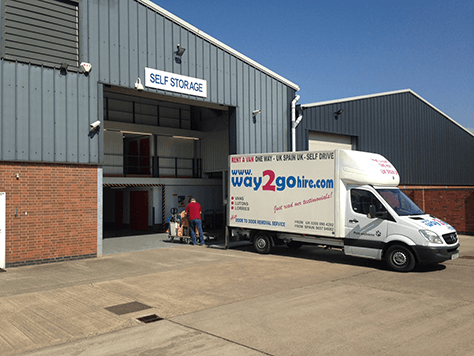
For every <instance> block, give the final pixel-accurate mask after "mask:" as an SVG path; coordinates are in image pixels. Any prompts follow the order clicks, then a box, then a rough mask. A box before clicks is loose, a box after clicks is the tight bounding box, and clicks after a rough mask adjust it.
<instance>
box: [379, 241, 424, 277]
mask: <svg viewBox="0 0 474 356" xmlns="http://www.w3.org/2000/svg"><path fill="white" fill-rule="evenodd" d="M385 262H387V265H388V267H389V268H390V269H391V270H393V271H396V272H410V271H411V270H412V269H413V268H415V262H416V261H415V256H414V255H413V252H411V251H410V249H409V248H408V247H405V246H402V245H392V246H390V247H389V248H388V249H387V251H385Z"/></svg>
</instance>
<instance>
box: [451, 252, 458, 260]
mask: <svg viewBox="0 0 474 356" xmlns="http://www.w3.org/2000/svg"><path fill="white" fill-rule="evenodd" d="M456 258H459V252H458V253H455V254H454V255H451V259H452V260H455V259H456Z"/></svg>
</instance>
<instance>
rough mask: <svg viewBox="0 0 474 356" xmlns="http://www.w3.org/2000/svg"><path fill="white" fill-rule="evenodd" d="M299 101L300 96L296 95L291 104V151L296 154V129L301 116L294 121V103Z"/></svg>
mask: <svg viewBox="0 0 474 356" xmlns="http://www.w3.org/2000/svg"><path fill="white" fill-rule="evenodd" d="M298 100H300V96H299V95H297V96H295V98H294V99H293V101H292V102H291V148H292V149H291V151H292V152H296V127H297V126H298V124H299V123H300V121H301V119H302V118H303V116H302V115H300V116H298V119H296V102H297V101H298Z"/></svg>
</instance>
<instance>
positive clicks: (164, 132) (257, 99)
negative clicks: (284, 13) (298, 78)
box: [0, 0, 299, 267]
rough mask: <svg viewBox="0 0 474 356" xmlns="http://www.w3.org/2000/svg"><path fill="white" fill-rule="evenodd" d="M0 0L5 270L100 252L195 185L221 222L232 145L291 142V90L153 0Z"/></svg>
mask: <svg viewBox="0 0 474 356" xmlns="http://www.w3.org/2000/svg"><path fill="white" fill-rule="evenodd" d="M0 4H1V9H2V17H1V27H2V37H1V60H0V80H1V82H0V100H1V126H0V139H1V145H0V177H1V185H0V192H1V193H2V194H1V196H0V203H1V204H3V206H2V208H1V209H3V210H4V213H5V214H4V216H5V222H4V224H3V225H4V226H5V227H4V228H3V229H2V230H1V231H0V267H13V266H19V265H25V264H33V263H45V262H52V261H62V260H67V259H77V258H89V257H95V256H98V255H99V256H100V255H101V254H102V247H103V237H104V236H103V229H104V228H105V229H108V228H111V229H122V228H131V229H135V230H150V229H151V230H153V229H159V228H160V227H161V226H163V225H164V224H166V222H167V218H168V216H169V214H170V210H171V209H172V208H177V209H184V205H185V204H186V203H187V199H188V198H189V197H190V196H194V197H196V198H197V200H198V201H200V202H201V204H202V208H203V210H204V212H205V213H206V215H207V217H209V219H210V220H209V221H211V222H212V223H216V221H217V220H219V219H220V221H222V219H223V209H224V208H223V201H224V198H225V196H224V194H225V193H224V192H225V191H226V186H225V184H224V183H223V182H225V176H226V170H227V156H228V155H229V154H230V153H250V152H268V151H285V150H287V149H288V145H289V142H288V141H289V139H290V133H289V128H288V122H289V120H290V117H291V108H292V105H291V102H292V101H293V100H294V98H295V95H296V94H295V93H296V91H298V90H299V87H298V86H297V85H296V84H294V83H292V82H290V81H289V80H287V79H285V78H283V77H281V76H279V75H278V74H276V73H274V72H272V71H271V70H269V69H267V68H265V67H263V66H262V65H260V64H258V63H256V62H254V61H253V60H251V59H250V58H248V57H246V56H244V55H243V54H241V53H239V52H237V51H235V50H233V49H232V48H230V47H228V46H226V45H225V44H223V43H221V42H219V41H217V40H216V39H214V38H213V37H211V36H209V35H207V34H205V33H203V32H202V31H200V30H198V29H197V28H195V27H193V26H191V25H190V24H188V23H186V22H184V21H182V20H181V19H179V18H178V17H176V16H174V15H172V14H170V13H169V12H167V11H165V10H164V9H162V8H160V7H159V6H157V5H155V4H154V3H152V2H151V1H148V0H110V1H109V0H101V1H96V0H82V1H74V0H42V1H40V0H28V1H26V0H24V1H23V0H0ZM2 202H3V203H2ZM0 215H2V214H0ZM0 222H1V221H0Z"/></svg>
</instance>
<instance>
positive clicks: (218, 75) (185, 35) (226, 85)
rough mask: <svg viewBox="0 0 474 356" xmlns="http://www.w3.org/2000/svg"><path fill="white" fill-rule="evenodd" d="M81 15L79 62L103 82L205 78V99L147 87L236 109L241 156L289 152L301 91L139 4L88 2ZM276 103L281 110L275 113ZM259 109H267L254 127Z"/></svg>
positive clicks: (131, 83)
mask: <svg viewBox="0 0 474 356" xmlns="http://www.w3.org/2000/svg"><path fill="white" fill-rule="evenodd" d="M80 11H81V18H87V22H86V21H82V20H81V34H80V38H81V58H83V60H85V61H87V62H90V63H93V65H94V66H95V67H94V70H93V72H94V73H95V75H97V73H98V75H99V80H100V81H101V82H102V83H110V84H113V85H119V86H125V87H131V88H133V86H134V83H135V81H136V80H137V78H138V77H140V78H141V79H142V81H143V79H144V68H145V67H150V68H155V69H159V70H164V71H167V72H172V73H177V74H181V75H187V76H192V77H196V78H200V79H205V80H207V82H208V96H207V98H198V97H193V96H189V95H185V94H177V93H169V92H163V91H160V90H156V89H150V88H146V90H147V91H149V92H157V93H160V94H167V95H170V96H177V97H182V98H189V99H193V100H198V101H206V102H212V103H217V104H221V105H225V106H235V107H237V111H236V125H235V127H236V129H237V132H236V133H235V135H236V136H237V138H236V146H235V147H236V151H237V152H238V153H251V152H270V151H274V150H279V151H285V150H287V149H288V139H287V133H288V125H289V124H288V123H289V120H290V116H289V115H290V110H289V108H288V107H287V106H288V105H289V102H288V100H287V97H288V96H292V97H294V93H295V90H293V89H291V88H289V87H288V86H287V85H285V84H284V83H282V82H280V81H278V80H276V79H275V78H272V77H270V76H269V75H267V74H265V73H263V72H262V71H260V70H259V69H257V68H255V67H253V66H252V65H250V64H248V63H246V62H244V61H242V60H240V59H239V58H236V57H235V56H233V55H232V54H231V53H229V52H227V51H225V50H224V49H222V48H220V47H218V46H216V45H214V44H212V43H210V42H209V41H207V40H206V39H204V38H202V37H200V36H199V35H198V34H196V33H193V32H191V31H188V30H187V29H185V28H183V27H182V26H180V25H179V24H177V23H175V22H173V21H171V20H170V19H168V18H166V17H165V16H163V15H161V14H160V13H158V12H156V11H154V10H153V9H151V8H148V7H146V6H144V5H143V4H140V3H138V2H136V1H133V0H101V1H100V2H97V1H83V2H81V9H80ZM84 26H85V27H86V28H84ZM86 43H87V45H86ZM178 44H180V45H181V46H182V47H184V48H186V52H185V54H184V55H183V56H182V58H181V63H178V62H177V61H176V60H175V56H174V52H175V51H176V48H177V45H178ZM91 75H92V73H91ZM287 91H291V93H292V94H290V95H287ZM290 101H291V100H290ZM276 105H279V106H280V108H281V109H282V110H280V111H276V110H272V109H273V108H274V107H275V106H276ZM257 106H262V108H263V107H265V108H267V109H262V113H261V114H259V116H258V118H257V122H256V124H254V123H253V121H252V111H253V110H258V109H260V107H257Z"/></svg>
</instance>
